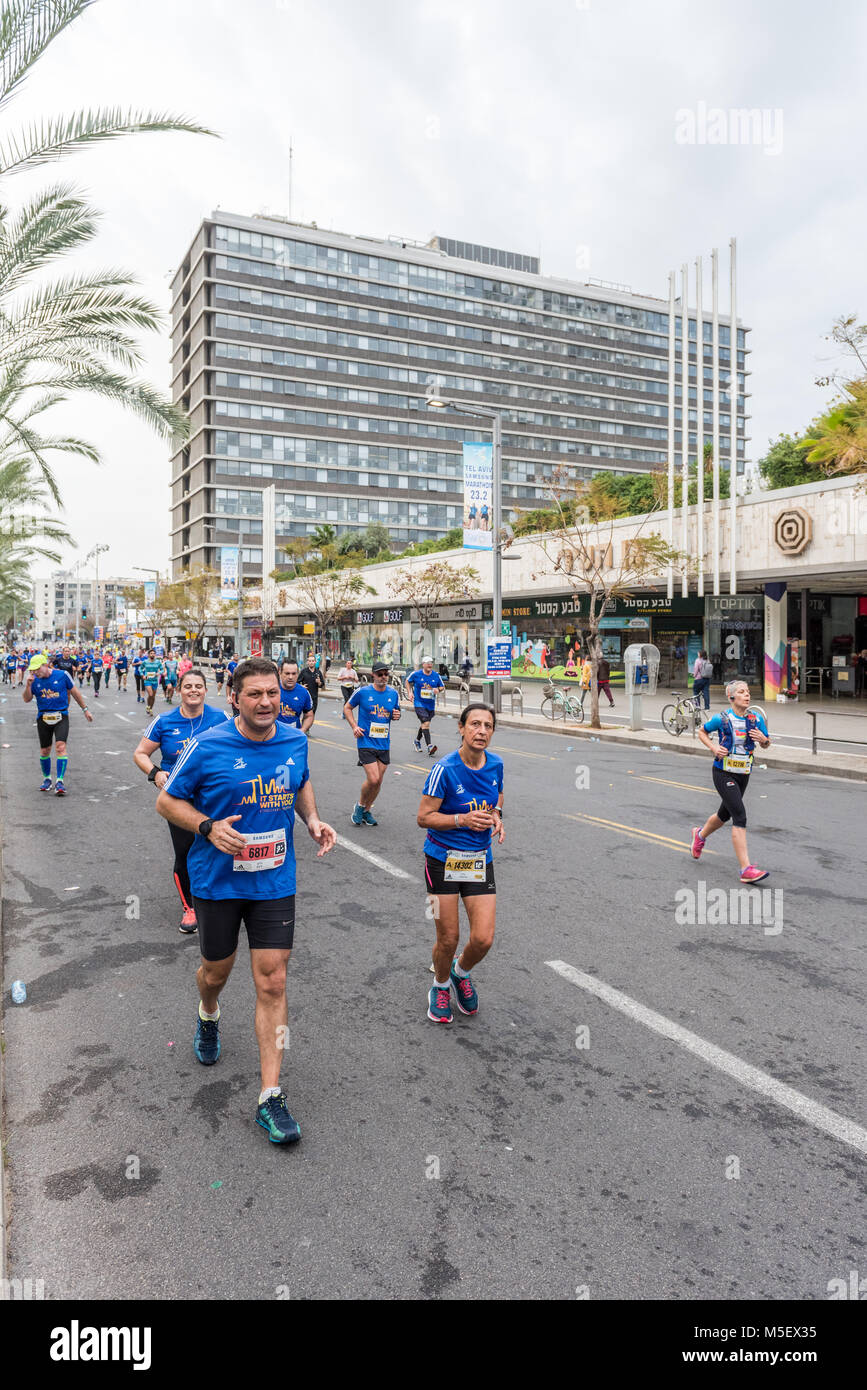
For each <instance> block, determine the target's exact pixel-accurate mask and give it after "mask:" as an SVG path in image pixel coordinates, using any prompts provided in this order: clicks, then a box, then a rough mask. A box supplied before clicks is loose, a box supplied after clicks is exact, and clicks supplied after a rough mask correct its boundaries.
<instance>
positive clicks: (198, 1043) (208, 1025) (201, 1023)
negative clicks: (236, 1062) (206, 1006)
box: [193, 1016, 220, 1067]
mask: <svg viewBox="0 0 867 1390" xmlns="http://www.w3.org/2000/svg"><path fill="white" fill-rule="evenodd" d="M193 1051H194V1052H195V1054H196V1057H197V1058H198V1059H199V1061H200V1062H201V1064H202V1066H203V1067H212V1066H213V1065H214V1063H215V1062H216V1060H217V1058H218V1057H219V1055H220V1024H219V1019H216V1018H215V1019H210V1018H202V1017H201V1016H200V1017H199V1020H198V1025H197V1027H196V1037H195V1041H194V1042H193Z"/></svg>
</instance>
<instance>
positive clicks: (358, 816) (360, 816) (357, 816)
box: [349, 801, 364, 825]
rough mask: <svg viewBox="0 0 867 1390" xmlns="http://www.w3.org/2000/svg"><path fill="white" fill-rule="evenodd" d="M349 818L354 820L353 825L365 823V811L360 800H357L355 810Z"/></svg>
mask: <svg viewBox="0 0 867 1390" xmlns="http://www.w3.org/2000/svg"><path fill="white" fill-rule="evenodd" d="M349 819H350V820H351V821H352V824H353V825H364V811H363V810H362V809H361V805H360V803H359V802H357V801H356V803H355V810H354V811H353V812H352V815H351V816H350V817H349Z"/></svg>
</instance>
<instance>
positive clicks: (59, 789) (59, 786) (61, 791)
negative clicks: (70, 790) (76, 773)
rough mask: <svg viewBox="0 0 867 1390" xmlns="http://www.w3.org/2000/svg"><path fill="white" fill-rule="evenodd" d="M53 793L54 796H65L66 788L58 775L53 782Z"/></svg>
mask: <svg viewBox="0 0 867 1390" xmlns="http://www.w3.org/2000/svg"><path fill="white" fill-rule="evenodd" d="M54 795H55V796H66V788H65V787H64V785H63V782H62V780H61V778H60V777H58V779H57V781H56V782H55V784H54Z"/></svg>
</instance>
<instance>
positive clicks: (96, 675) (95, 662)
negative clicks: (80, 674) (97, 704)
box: [90, 650, 104, 700]
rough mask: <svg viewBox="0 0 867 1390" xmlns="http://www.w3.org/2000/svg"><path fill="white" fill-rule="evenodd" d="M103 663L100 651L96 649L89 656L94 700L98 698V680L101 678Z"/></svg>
mask: <svg viewBox="0 0 867 1390" xmlns="http://www.w3.org/2000/svg"><path fill="white" fill-rule="evenodd" d="M103 664H104V663H103V660H102V652H100V651H98V650H97V651H95V652H94V653H93V656H92V657H91V660H90V672H91V675H92V676H93V698H94V700H98V699H99V683H100V681H101V680H102V668H103Z"/></svg>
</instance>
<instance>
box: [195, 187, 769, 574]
mask: <svg viewBox="0 0 867 1390" xmlns="http://www.w3.org/2000/svg"><path fill="white" fill-rule="evenodd" d="M172 325H173V326H172V354H173V355H172V376H173V396H174V399H175V401H176V402H178V403H180V404H181V405H182V406H183V407H184V408H185V409H186V410H187V411H188V412H189V414H190V417H191V420H192V434H191V437H190V439H189V441H188V443H187V444H185V446H184V447H183V448H182V449H180V450H179V451H178V452H177V453H176V454H175V455H174V458H173V461H172V484H171V486H172V507H171V511H172V522H171V530H172V567H173V573H174V575H175V576H177V575H179V574H181V573H182V572H183V571H184V570H185V569H188V568H193V569H195V568H196V567H198V566H200V565H203V564H204V565H209V566H216V565H217V564H218V563H219V550H220V546H222V545H240V546H241V551H242V562H243V567H244V571H245V572H246V573H248V574H249V575H251V576H252V575H258V574H260V573H261V565H262V489H263V488H264V487H267V486H268V485H270V483H272V482H274V483H275V484H276V534H277V554H278V557H279V556H280V553H281V547H282V546H283V545H285V544H286V543H287V541H288V540H289V539H290V538H292V537H298V536H307V535H310V534H311V533H312V532H313V531H315V529H316V528H317V526H319V525H321V524H323V523H330V524H331V525H332V526H334V527H335V528H336V530H337V532H338V534H343V533H345V532H346V531H357V530H363V529H364V527H365V526H366V525H367V524H368V522H372V521H373V522H382V523H383V524H384V525H385V526H386V527H387V528H388V531H389V534H390V538H391V544H392V547H393V548H394V549H397V550H399V549H401V548H403V547H404V546H405V545H407V544H409V543H412V542H413V541H419V540H424V539H426V538H428V537H439V536H442V535H443V534H444V533H445V532H446V531H448V530H449V529H450V528H451V527H454V526H458V525H460V524H461V517H462V461H461V443H462V442H463V441H485V440H487V439H489V438H490V434H489V431H488V430H486V429H484V428H482V427H481V422H480V421H479V420H478V419H473V418H472V417H471V416H461V415H460V414H454V413H449V414H445V415H444V414H443V412H438V413H437V412H434V411H432V410H430V409H428V408H427V405H426V393H427V394H430V393H431V392H434V393H436V394H439V395H443V396H446V397H448V398H450V399H451V400H453V401H455V402H460V401H462V400H463V401H466V402H467V403H468V404H471V403H472V402H473V401H474V400H475V401H477V402H479V403H483V404H485V405H488V406H499V407H500V408H501V409H502V411H503V414H504V423H503V484H504V486H503V494H504V514H505V515H506V516H508V515H509V510H510V507H511V508H515V507H523V508H526V507H532V506H538V505H540V504H542V503H544V501H545V499H546V496H547V494H546V492H545V488H544V485H543V483H544V479H545V477H546V476H548V475H550V474H551V472H552V471H553V470H554V469H555V468H556V467H558V466H565V467H566V468H568V469H569V470H572V471H574V473H575V474H577V475H578V476H579V477H582V478H589V477H590V476H592V474H593V473H595V472H598V471H600V470H610V471H612V472H614V473H617V474H628V473H643V472H646V471H647V470H648V469H653V468H661V467H663V466H664V464H665V462H666V458H667V447H666V446H667V414H668V302H667V301H663V300H661V299H656V298H651V297H648V296H643V295H635V294H632V293H631V292H629V291H628V290H625V289H623V288H622V287H618V288H613V287H607V286H605V285H602V284H588V285H584V284H578V283H573V282H571V281H567V280H560V279H557V278H552V277H549V276H544V275H541V274H540V273H539V263H538V261H537V260H536V259H535V258H534V257H531V256H523V255H520V254H518V253H516V252H510V251H501V250H497V249H495V248H492V247H484V246H476V245H473V244H471V243H467V242H463V241H455V240H451V239H449V238H445V237H435V238H434V239H433V240H432V241H431V242H429V243H427V244H425V245H422V244H421V243H417V242H411V241H407V240H402V239H398V238H389V239H387V240H381V239H378V238H373V237H363V236H346V235H343V234H342V233H338V232H325V231H322V230H320V229H319V228H317V227H316V225H315V224H310V225H301V224H299V223H294V222H287V221H283V220H281V219H279V218H274V217H270V218H264V217H237V216H234V215H232V214H229V213H223V212H216V213H213V214H212V216H211V217H209V218H206V219H205V221H204V222H203V223H202V225H201V227H200V228H199V230H198V232H197V233H196V236H195V238H194V240H193V242H192V244H191V246H190V247H189V250H188V251H187V253H186V255H185V256H184V258H183V261H182V263H181V266H180V268H179V269H178V271H177V273H176V275H175V277H174V280H173V284H172ZM746 331H748V330H745V329H743V328H741V329H739V330H738V349H739V350H738V404H737V410H736V412H735V414H736V430H735V436H736V439H737V451H736V458H737V460H738V465H739V468H740V470H741V471H742V469H743V463H744V439H745V435H744V369H745V360H744V359H745V342H744V337H745V333H746ZM676 333H677V337H678V339H679V338H680V333H681V318H680V314H679V313H678V315H677V317H676ZM703 336H704V340H705V341H704V352H703V385H702V403H701V409H702V410H703V416H704V432H705V434H706V435H709V434H710V429H711V384H712V360H711V353H712V346H711V340H710V323H709V322H705V324H704V334H703ZM690 340H691V343H692V359H691V362H690V367H689V372H690V376H689V381H690V387H689V403H688V410H689V446H688V448H689V457H690V458H694V457H695V450H696V433H695V431H696V418H697V417H696V412H697V410H698V409H699V406H698V403H697V398H696V360H695V346H694V344H695V318H694V317H693V318H692V319H691V320H690ZM729 343H730V340H729V323H728V318H727V317H726V316H721V331H720V350H719V361H720V379H721V397H720V402H721V414H720V425H721V447H720V454H721V460H722V465H723V467H727V466H728V461H729V459H730V455H731V439H732V429H731V425H732V421H731V414H732V412H731V406H730V396H729V385H730V381H729V372H730V366H731V362H730V347H729ZM677 355H678V359H679V358H680V343H679V342H678V345H677ZM675 397H676V416H675V418H676V426H677V432H676V451H677V455H678V457H677V463H678V467H679V466H680V447H681V424H682V420H681V413H682V400H681V380H680V377H679V376H678V379H677V382H676V389H675Z"/></svg>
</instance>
